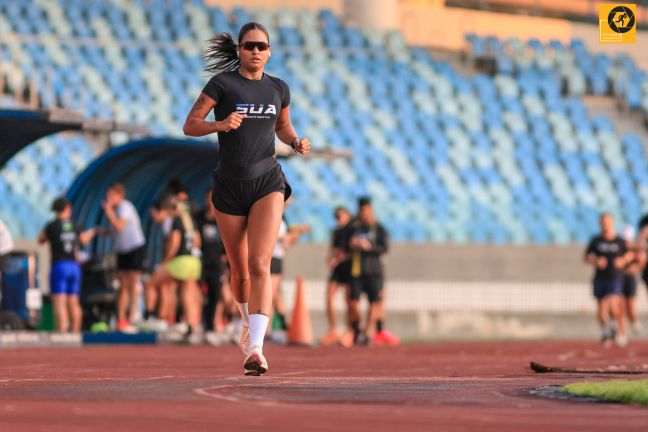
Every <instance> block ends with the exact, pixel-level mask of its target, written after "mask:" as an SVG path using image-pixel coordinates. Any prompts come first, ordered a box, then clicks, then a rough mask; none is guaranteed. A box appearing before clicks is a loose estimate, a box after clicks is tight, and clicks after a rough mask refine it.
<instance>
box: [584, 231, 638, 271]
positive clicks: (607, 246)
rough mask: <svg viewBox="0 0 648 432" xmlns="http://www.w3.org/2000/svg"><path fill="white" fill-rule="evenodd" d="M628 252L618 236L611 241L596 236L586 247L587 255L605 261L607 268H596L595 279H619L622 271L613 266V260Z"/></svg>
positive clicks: (624, 243)
mask: <svg viewBox="0 0 648 432" xmlns="http://www.w3.org/2000/svg"><path fill="white" fill-rule="evenodd" d="M627 251H628V248H627V246H626V242H625V241H624V240H623V239H622V238H621V237H619V236H617V237H615V238H614V239H612V240H606V239H604V238H603V237H602V236H600V235H599V236H596V237H594V238H593V239H592V240H591V241H590V244H589V246H587V251H586V252H585V253H586V254H587V255H595V256H596V257H597V258H598V257H604V258H605V259H607V267H605V268H604V269H599V268H598V267H597V268H596V275H595V277H596V278H603V279H612V278H616V277H619V276H621V275H622V274H623V271H622V270H620V269H618V268H616V267H615V266H614V260H615V259H616V258H618V257H620V256H623V255H625V254H626V252H627Z"/></svg>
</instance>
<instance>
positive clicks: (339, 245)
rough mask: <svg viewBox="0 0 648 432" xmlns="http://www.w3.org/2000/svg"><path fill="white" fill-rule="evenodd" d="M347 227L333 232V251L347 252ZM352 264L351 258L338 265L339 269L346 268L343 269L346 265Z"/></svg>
mask: <svg viewBox="0 0 648 432" xmlns="http://www.w3.org/2000/svg"><path fill="white" fill-rule="evenodd" d="M346 229H347V227H346V226H343V227H338V228H335V229H334V230H333V233H332V234H331V248H333V249H341V250H342V251H345V249H346ZM347 257H348V255H347ZM350 262H351V259H350V258H347V259H345V260H344V261H340V263H339V264H338V265H337V267H339V268H346V267H343V266H344V265H345V264H349V263H350Z"/></svg>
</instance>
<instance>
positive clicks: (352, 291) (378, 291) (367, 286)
mask: <svg viewBox="0 0 648 432" xmlns="http://www.w3.org/2000/svg"><path fill="white" fill-rule="evenodd" d="M383 285H384V280H383V277H382V276H360V277H358V278H352V279H351V283H350V284H349V298H350V299H351V300H353V301H358V300H360V295H361V294H362V293H365V294H367V299H368V300H369V303H377V302H379V301H381V300H382V291H383Z"/></svg>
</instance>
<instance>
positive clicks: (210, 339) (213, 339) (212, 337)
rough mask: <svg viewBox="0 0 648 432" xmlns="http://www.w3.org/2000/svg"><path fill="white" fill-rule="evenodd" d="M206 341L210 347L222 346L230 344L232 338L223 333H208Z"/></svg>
mask: <svg viewBox="0 0 648 432" xmlns="http://www.w3.org/2000/svg"><path fill="white" fill-rule="evenodd" d="M205 340H206V341H207V343H208V344H209V345H214V346H221V345H225V344H228V343H230V337H229V336H228V335H226V334H224V333H222V332H207V333H206V334H205Z"/></svg>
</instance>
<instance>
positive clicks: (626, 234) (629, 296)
mask: <svg viewBox="0 0 648 432" xmlns="http://www.w3.org/2000/svg"><path fill="white" fill-rule="evenodd" d="M622 237H623V240H625V242H626V246H627V249H628V254H627V260H626V263H625V266H624V267H623V299H624V302H623V310H624V311H625V313H626V315H627V317H628V320H629V324H630V326H631V328H632V330H633V332H634V334H635V335H639V334H640V333H641V332H642V331H643V327H642V325H641V321H639V316H638V313H637V280H638V275H639V270H641V268H643V266H644V265H645V262H644V260H645V256H644V254H643V253H642V251H641V250H640V249H639V248H638V247H637V244H636V243H635V230H634V227H633V226H632V225H627V226H625V227H624V228H623V231H622Z"/></svg>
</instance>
